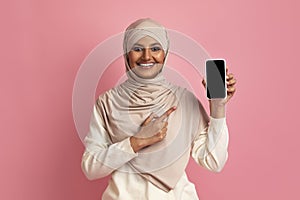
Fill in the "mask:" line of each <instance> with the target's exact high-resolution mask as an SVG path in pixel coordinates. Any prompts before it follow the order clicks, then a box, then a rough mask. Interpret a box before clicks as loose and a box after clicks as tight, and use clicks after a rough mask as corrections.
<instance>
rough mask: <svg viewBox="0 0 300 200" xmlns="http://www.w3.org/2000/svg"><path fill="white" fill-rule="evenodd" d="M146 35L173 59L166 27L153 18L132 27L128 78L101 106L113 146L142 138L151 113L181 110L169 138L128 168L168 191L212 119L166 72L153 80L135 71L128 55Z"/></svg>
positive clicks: (126, 40)
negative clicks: (135, 136) (132, 69)
mask: <svg viewBox="0 0 300 200" xmlns="http://www.w3.org/2000/svg"><path fill="white" fill-rule="evenodd" d="M145 36H150V37H152V38H154V39H155V40H157V41H158V42H159V43H160V44H161V46H162V47H163V49H164V51H165V55H166V56H167V55H168V50H169V39H168V36H167V32H166V30H165V28H164V27H162V26H161V25H160V24H158V23H157V22H155V21H153V20H151V19H141V20H138V21H136V22H134V23H133V24H131V25H130V26H129V27H128V28H127V29H126V32H125V36H124V45H123V47H124V57H125V63H126V68H127V76H128V79H127V80H126V81H125V82H124V83H122V84H121V85H119V86H117V87H115V88H113V89H111V90H109V91H107V92H105V93H104V94H102V95H101V96H100V97H99V99H98V101H97V105H96V107H97V109H98V112H99V114H100V116H101V118H102V121H103V126H104V128H105V130H106V131H107V133H108V135H109V137H110V139H111V142H112V143H116V142H119V141H122V140H124V139H126V138H128V137H130V136H133V135H134V134H135V133H137V132H138V131H139V129H140V125H141V124H142V122H143V121H144V120H145V119H146V118H147V117H148V116H149V115H150V113H152V112H153V113H155V114H157V115H159V116H160V115H162V114H163V113H164V112H165V111H166V110H168V109H169V108H171V107H172V106H176V107H177V109H176V111H175V112H173V113H172V114H171V115H170V116H169V118H168V131H167V136H166V138H165V139H164V140H163V141H161V142H159V143H156V144H154V145H151V146H149V147H147V148H144V149H142V150H141V151H140V152H138V156H137V157H135V158H134V159H132V160H131V161H130V162H128V163H127V164H126V165H128V166H129V168H131V169H132V172H134V173H138V174H139V175H141V176H142V177H144V178H146V179H147V180H148V181H150V182H152V183H153V184H154V185H156V186H157V187H159V188H161V189H162V190H164V191H169V190H170V189H173V188H174V187H175V185H176V183H177V182H178V180H179V179H180V178H181V176H182V175H183V173H184V171H185V168H186V166H187V163H188V160H189V156H190V149H191V144H192V142H193V139H194V138H195V136H196V134H198V133H199V132H201V131H202V130H203V129H204V128H205V127H206V126H207V122H208V117H207V115H206V113H205V111H204V109H203V107H202V106H201V105H200V104H199V102H198V100H197V99H196V98H195V96H194V95H193V94H192V93H190V92H189V91H187V90H186V89H183V88H181V87H178V86H175V85H173V84H170V83H169V82H167V81H166V79H165V78H164V76H163V73H162V72H160V73H159V74H158V75H157V76H156V77H154V78H153V79H143V78H140V77H138V76H137V75H135V73H134V72H132V71H131V70H130V68H129V64H128V62H127V56H126V54H127V52H129V51H130V50H131V47H132V46H133V45H134V44H135V43H136V42H137V41H138V40H139V39H141V38H143V37H145ZM106 164H107V165H109V163H106Z"/></svg>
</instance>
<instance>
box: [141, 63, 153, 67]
mask: <svg viewBox="0 0 300 200" xmlns="http://www.w3.org/2000/svg"><path fill="white" fill-rule="evenodd" d="M139 65H140V66H142V67H152V66H153V65H154V63H145V64H143V63H139Z"/></svg>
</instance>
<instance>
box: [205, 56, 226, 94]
mask: <svg viewBox="0 0 300 200" xmlns="http://www.w3.org/2000/svg"><path fill="white" fill-rule="evenodd" d="M225 76H226V75H225V60H222V59H220V60H207V61H206V95H207V98H208V99H217V98H225V97H226V82H225Z"/></svg>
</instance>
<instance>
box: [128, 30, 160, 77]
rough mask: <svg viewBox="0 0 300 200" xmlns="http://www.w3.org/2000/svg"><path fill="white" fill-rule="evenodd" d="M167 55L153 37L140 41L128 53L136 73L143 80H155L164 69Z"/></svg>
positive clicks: (130, 64) (131, 65) (130, 63)
mask: <svg viewBox="0 0 300 200" xmlns="http://www.w3.org/2000/svg"><path fill="white" fill-rule="evenodd" d="M164 59H165V53H164V50H163V48H162V46H161V45H160V44H159V43H158V42H157V41H156V40H155V39H153V38H152V37H149V36H146V37H143V38H142V39H140V40H139V41H138V42H137V43H136V44H134V46H133V47H132V50H131V51H130V52H129V53H128V62H129V66H130V68H131V69H132V70H133V71H134V73H135V74H136V75H137V76H139V77H141V78H147V79H148V78H153V77H155V76H156V75H157V74H158V73H159V72H160V71H161V69H162V67H163V63H164Z"/></svg>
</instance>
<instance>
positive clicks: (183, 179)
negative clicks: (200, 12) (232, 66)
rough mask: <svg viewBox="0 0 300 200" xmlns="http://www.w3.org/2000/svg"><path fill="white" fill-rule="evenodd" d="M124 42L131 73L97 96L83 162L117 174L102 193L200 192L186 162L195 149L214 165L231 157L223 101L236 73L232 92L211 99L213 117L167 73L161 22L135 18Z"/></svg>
mask: <svg viewBox="0 0 300 200" xmlns="http://www.w3.org/2000/svg"><path fill="white" fill-rule="evenodd" d="M123 49H124V61H125V65H126V70H127V77H128V79H127V80H126V81H125V82H124V83H122V84H120V85H118V86H116V87H115V88H112V89H110V90H108V91H106V92H105V93H103V94H101V95H100V97H99V98H98V99H97V101H96V103H95V106H94V110H93V113H92V117H91V122H90V131H89V133H88V135H87V136H86V138H85V140H84V142H85V145H86V149H85V152H84V154H83V157H82V169H83V171H84V173H85V175H86V176H87V178H88V179H91V180H93V179H98V178H102V177H105V176H107V175H109V174H111V175H112V176H111V180H110V181H109V184H108V187H107V188H106V190H105V192H104V194H103V196H102V199H107V200H108V199H110V200H111V199H122V200H123V199H126V200H127V199H128V200H131V199H132V200H136V199H174V200H175V199H189V200H193V199H198V196H197V193H196V190H195V187H194V185H193V184H192V183H191V182H190V181H189V180H188V178H187V175H186V173H185V169H186V167H187V164H188V161H189V158H190V156H192V157H193V158H194V159H195V161H196V162H197V163H198V164H199V165H201V166H203V167H204V168H206V169H208V170H210V171H214V172H220V171H221V170H222V168H223V166H224V165H225V163H226V160H227V156H228V154H227V147H228V129H227V125H226V119H225V104H226V103H227V102H228V100H229V99H230V97H231V96H232V95H233V94H234V84H235V81H234V78H233V76H232V75H229V74H228V78H227V81H228V84H227V87H228V88H229V89H228V90H227V91H228V94H227V99H222V100H216V101H210V114H211V116H210V117H209V116H208V115H207V113H206V111H205V110H204V108H203V106H202V104H201V103H200V101H199V100H198V99H197V98H196V97H195V96H194V94H192V93H191V92H189V91H188V90H186V89H185V88H181V87H179V86H176V85H173V84H171V83H169V82H168V81H167V80H166V79H165V78H164V76H163V68H164V66H165V64H166V58H167V56H168V50H169V39H168V34H167V32H166V30H165V28H164V27H163V26H161V25H160V24H159V23H157V22H155V21H153V20H151V19H140V20H137V21H136V22H134V23H133V24H131V25H130V26H129V27H128V28H127V29H126V32H125V36H124V41H123Z"/></svg>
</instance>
